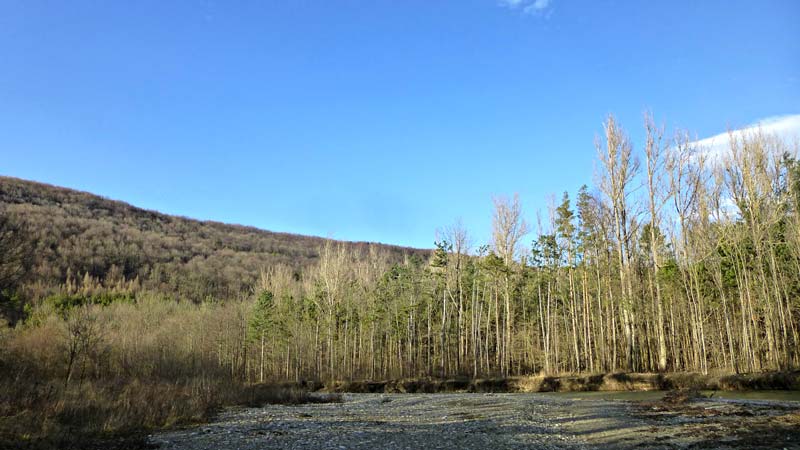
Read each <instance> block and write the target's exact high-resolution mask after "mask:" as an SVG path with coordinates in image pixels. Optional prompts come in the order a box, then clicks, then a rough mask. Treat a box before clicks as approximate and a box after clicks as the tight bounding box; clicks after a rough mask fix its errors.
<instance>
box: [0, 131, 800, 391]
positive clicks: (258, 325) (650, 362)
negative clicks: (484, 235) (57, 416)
mask: <svg viewBox="0 0 800 450" xmlns="http://www.w3.org/2000/svg"><path fill="white" fill-rule="evenodd" d="M645 131H646V139H645V141H644V142H643V143H642V145H641V149H640V150H639V151H638V152H637V151H635V149H634V146H633V143H632V142H631V141H630V139H629V138H628V136H627V135H626V133H625V132H624V130H623V129H622V127H621V126H620V125H619V124H618V123H617V122H616V121H615V119H614V118H613V117H609V118H608V120H607V121H606V123H605V125H604V128H603V133H602V135H601V136H600V137H599V138H598V139H597V143H596V148H597V152H598V160H599V164H598V167H599V169H600V170H599V171H598V174H597V180H596V187H595V188H589V187H586V186H584V187H582V188H581V189H580V190H579V191H578V192H577V195H575V196H574V200H573V199H572V198H571V197H570V196H569V195H568V194H567V193H565V194H564V195H563V196H562V197H561V198H560V200H559V201H558V202H556V201H555V200H554V201H552V202H551V203H552V204H551V207H550V209H549V211H548V214H545V215H544V216H543V217H542V219H540V220H539V221H538V223H537V224H536V226H535V228H536V230H535V233H533V230H532V228H533V227H532V226H531V225H530V224H529V223H528V222H527V221H526V220H525V219H524V216H523V211H521V208H520V203H519V200H518V198H517V197H516V196H514V197H512V198H506V197H498V198H495V199H494V206H495V209H494V211H495V212H494V217H493V233H492V237H491V240H490V242H488V243H486V244H485V245H480V244H481V243H477V244H478V245H474V244H476V243H475V242H473V241H472V240H471V239H470V238H469V236H468V234H467V231H466V230H465V228H464V227H463V225H461V224H456V225H454V226H452V227H449V228H446V229H444V230H442V231H441V232H440V233H439V234H438V239H437V242H436V249H435V250H434V251H433V252H432V254H430V256H428V255H427V254H426V253H424V252H410V251H405V250H399V249H393V248H387V247H380V246H375V245H371V246H365V245H361V246H358V245H348V244H343V243H337V242H334V241H323V240H308V241H302V239H303V238H296V239H298V240H300V241H302V242H304V243H305V242H307V243H308V245H309V246H308V247H306V246H302V245H301V246H298V247H297V248H303V249H305V250H304V251H305V253H304V252H303V251H298V252H297V253H294V254H292V253H291V251H289V250H285V247H281V246H280V245H279V244H278V243H277V242H279V240H276V239H274V235H266V234H259V233H258V232H256V231H255V230H252V229H246V228H237V227H227V226H223V225H219V224H209V223H200V222H194V221H189V220H186V219H177V218H171V217H167V216H161V215H156V214H154V213H148V212H144V211H141V210H136V209H133V208H131V207H128V206H126V205H123V204H119V203H111V202H107V203H103V202H99V203H97V204H101V205H106V206H104V207H101V206H97V204H96V203H90V202H89V199H91V198H92V197H89V196H87V195H86V194H77V193H71V191H63V192H61V191H59V192H61V194H60V195H63V196H65V197H66V198H68V197H69V196H70V195H79V196H82V197H81V198H84V199H85V201H82V202H75V201H72V202H68V201H61V204H60V205H59V204H58V203H59V202H57V201H55V200H47V201H45V200H43V199H42V198H41V197H42V196H39V197H36V196H31V197H25V195H24V194H20V193H17V194H13V195H12V194H8V192H16V191H14V190H13V189H12V187H13V186H28V184H26V183H23V182H19V181H16V180H8V179H5V180H3V183H4V185H3V186H4V187H3V192H5V194H3V195H5V196H6V197H5V198H11V197H13V198H21V199H27V200H26V202H25V203H14V204H10V203H11V202H10V201H8V200H5V202H6V204H7V206H6V208H7V210H9V211H12V212H13V213H14V214H15V215H16V216H17V217H22V218H24V220H26V221H27V222H28V223H34V224H37V225H36V226H34V227H33V233H34V234H35V235H36V239H37V241H36V242H37V244H36V245H37V247H36V250H35V253H36V254H38V255H40V258H41V255H44V257H43V260H44V261H46V263H43V262H42V259H39V261H38V262H37V263H36V264H35V266H34V267H35V269H33V271H32V277H31V279H29V280H28V281H26V282H25V285H24V286H26V287H25V288H24V289H23V292H25V295H28V296H36V295H39V294H40V293H44V294H43V295H39V297H37V298H36V299H35V301H34V303H36V304H38V305H39V306H37V307H36V308H34V309H33V310H32V314H31V316H30V317H39V316H37V314H41V311H50V312H49V313H48V314H51V315H52V314H56V315H57V317H61V319H58V320H61V322H62V323H64V324H65V325H63V326H64V327H65V328H64V329H65V331H64V333H62V338H61V339H67V341H66V342H69V341H68V336H69V335H70V333H69V329H70V328H69V320H68V318H69V317H74V316H71V315H70V314H72V313H71V311H76V310H79V311H84V312H85V314H86V315H87V316H86V317H88V318H87V319H85V320H90V321H91V320H94V319H91V318H92V317H99V316H101V315H103V314H110V313H108V312H107V311H110V310H109V309H108V308H110V307H104V306H101V305H119V304H129V305H131V306H130V308H131V310H130V311H136V314H144V313H145V310H143V309H142V308H148V306H146V305H148V304H149V303H148V304H143V303H141V299H142V298H144V296H148V295H149V296H152V295H154V294H155V295H163V294H164V293H170V294H172V296H173V298H177V299H179V300H180V299H189V300H192V301H195V302H196V301H197V300H198V299H204V300H203V301H202V302H200V303H199V304H196V303H195V304H192V303H191V302H189V303H183V306H182V308H184V309H180V310H177V309H176V311H175V312H174V313H175V314H180V315H181V316H180V317H174V318H171V319H170V320H171V321H170V322H164V321H163V319H162V318H152V320H154V321H157V320H161V322H159V323H164V324H165V325H164V326H165V327H168V328H169V330H170V331H169V332H170V333H173V332H174V331H172V330H173V329H177V330H180V331H179V332H178V334H179V336H180V338H177V337H176V338H175V339H174V341H173V342H174V345H175V348H174V349H172V350H171V351H184V352H185V355H187V356H185V357H186V358H189V356H188V355H196V356H192V358H200V356H199V355H201V356H202V361H204V362H203V363H202V367H208V364H212V365H214V366H215V367H218V368H219V369H221V370H223V373H225V374H227V375H226V376H229V377H230V378H231V379H234V380H240V381H265V380H281V379H290V380H299V379H309V378H311V379H346V378H350V379H354V378H358V379H361V378H372V379H375V378H398V377H408V376H451V375H457V374H462V375H470V376H474V377H478V376H486V375H514V374H526V373H532V372H545V373H563V372H608V371H614V370H626V371H700V372H708V371H711V370H720V371H729V372H753V371H764V370H780V369H788V368H796V367H798V362H800V349H798V345H797V344H798V326H799V325H800V323H799V321H798V315H799V314H800V296H799V295H798V294H800V275H799V274H800V213H799V212H800V211H799V210H798V208H800V165H799V164H798V162H797V161H796V160H795V159H794V157H795V155H796V154H797V148H796V146H790V145H789V144H788V143H786V142H783V141H781V140H778V139H777V138H775V137H772V136H768V135H764V134H762V133H760V132H748V133H732V134H731V135H730V139H731V143H730V147H729V148H727V149H725V150H724V151H723V152H715V151H712V150H711V149H704V148H701V147H698V146H696V145H695V144H692V143H691V142H690V140H689V139H688V138H687V136H686V134H685V133H680V132H679V133H676V134H675V136H674V137H673V138H667V137H666V136H665V134H664V131H663V128H660V127H657V126H656V125H655V124H654V121H653V120H652V119H651V118H650V117H649V116H647V117H646V119H645ZM15 189H17V191H18V190H19V189H21V188H15ZM42 189H45V190H47V191H48V192H50V191H54V189H53V188H49V187H48V188H44V187H42ZM94 201H95V202H98V201H97V200H94ZM76 203H80V204H82V205H83V206H81V207H75V206H72V205H75V204H76ZM89 204H93V205H95V206H92V207H88V206H87V205H89ZM112 206H113V208H117V209H119V210H118V211H117V209H115V210H114V211H117V212H115V213H113V214H112V213H111V212H109V208H111V207H112ZM87 215H88V217H87ZM48 222H54V223H55V224H54V225H49V224H48ZM87 224H91V225H92V226H87ZM45 227H47V228H45ZM45 229H46V230H56V231H55V232H53V233H54V235H53V236H54V237H51V236H50V235H49V234H48V233H51V231H47V232H45V231H43V230H45ZM300 241H298V242H300ZM270 245H273V246H272V247H270ZM281 245H282V244H281ZM311 245H316V247H313V248H312V247H311ZM291 248H295V247H291ZM279 249H284V250H279ZM270 252H277V253H280V254H281V255H282V256H281V257H280V258H272V257H270V258H267V257H264V258H263V259H259V258H258V257H255V256H253V255H267V254H270ZM281 252H282V253H281ZM403 252H406V253H405V254H406V255H410V256H408V257H405V258H400V257H399V256H398V255H399V254H401V253H403ZM293 256H294V257H296V258H295V259H293ZM297 258H299V261H300V262H298V260H297ZM302 261H307V263H303V262H302ZM216 277H221V278H216ZM137 278H138V279H137ZM37 283H40V284H41V285H40V284H37ZM54 286H55V287H54ZM115 308H116V309H114V310H113V311H116V312H118V313H120V315H118V316H114V320H111V319H108V321H109V323H118V325H117V326H119V327H124V326H127V325H125V320H126V319H125V317H126V316H125V314H121V312H124V311H127V310H125V309H124V308H121V307H119V306H115ZM187 308H188V309H187ZM209 308H211V309H209ZM187 311H194V312H191V313H189V312H187ZM203 311H215V312H214V314H215V316H214V321H213V324H212V323H211V322H204V321H202V320H197V319H196V317H195V315H197V314H204V313H203ZM131 314H133V313H131ZM170 314H172V313H170ZM192 317H195V318H192ZM212 325H213V332H211V331H209V329H207V328H204V327H210V326H212ZM36 327H37V325H36V323H35V321H32V320H30V319H29V320H28V322H27V323H26V324H25V325H23V326H22V327H21V328H20V330H21V331H19V330H18V331H17V335H18V336H23V335H25V333H33V331H31V330H35V329H36ZM131 332H133V331H131ZM153 332H154V333H159V332H158V331H153ZM123 335H124V334H123ZM18 338H19V337H18ZM98 339H99V340H100V341H102V340H103V338H102V337H99V338H98ZM198 340H199V341H198ZM98 345H99V344H98ZM131 348H132V349H135V346H134V347H131ZM67 349H68V347H67ZM199 349H202V351H201V350H199ZM131 352H134V350H131ZM131 352H128V351H127V350H125V351H120V353H119V354H118V355H119V356H117V360H116V361H118V362H117V363H115V364H123V363H125V364H130V362H129V361H136V360H137V358H138V357H137V356H136V353H135V352H134V353H131ZM64 354H65V355H67V356H66V357H64V358H62V360H60V361H54V362H53V361H51V362H50V363H49V364H50V365H52V366H53V367H58V369H57V370H56V372H58V371H60V373H63V374H64V376H65V379H66V380H67V381H66V383H70V382H71V381H70V380H69V377H70V373H72V371H73V370H74V368H73V366H72V365H70V363H69V361H70V358H69V355H70V352H69V351H67V350H65V353H64ZM83 355H88V353H86V352H84V353H83ZM86 357H87V356H84V359H85V358H86ZM169 359H170V358H166V359H165V360H164V361H163V362H161V363H159V362H156V363H154V364H156V365H158V364H165V365H166V364H168V362H167V360H169ZM190 360H192V359H191V358H189V359H187V360H186V361H190ZM98 361H102V360H98ZM156 361H158V360H156ZM59 364H60V365H59ZM98 364H100V363H98ZM186 364H188V366H187V367H195V366H193V365H192V364H195V363H189V362H186ZM181 367H183V365H181ZM181 370H184V369H181ZM97 373H98V374H102V373H105V372H103V371H102V370H100V371H98V372H97ZM84 376H86V377H91V376H92V373H87V374H85V375H84ZM97 376H98V377H99V376H101V375H97ZM176 376H180V377H184V376H186V374H185V373H184V372H181V371H180V370H179V371H177V372H176Z"/></svg>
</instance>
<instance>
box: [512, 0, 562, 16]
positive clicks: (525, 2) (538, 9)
mask: <svg viewBox="0 0 800 450" xmlns="http://www.w3.org/2000/svg"><path fill="white" fill-rule="evenodd" d="M499 2H500V5H501V6H504V7H506V8H511V9H518V10H520V11H522V12H523V13H525V14H531V15H544V14H546V13H547V12H548V11H550V9H551V6H552V0H499Z"/></svg>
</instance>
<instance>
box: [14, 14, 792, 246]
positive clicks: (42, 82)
mask: <svg viewBox="0 0 800 450" xmlns="http://www.w3.org/2000/svg"><path fill="white" fill-rule="evenodd" d="M798 23H800V2H797V1H764V2H753V1H741V2H740V1H696V0H694V1H673V2H640V1H629V2H622V1H576V0H550V1H546V0H505V1H498V0H459V1H438V0H437V1H430V0H426V1H411V0H407V1H406V0H404V1H332V0H324V1H323V0H319V1H312V0H271V1H263V2H262V1H253V2H227V1H226V2H221V1H220V2H217V1H192V2H188V1H186V2H184V1H169V2H164V1H139V2H96V1H93V2H83V1H78V0H76V1H70V2H50V1H48V2H43V1H42V2H40V1H36V0H20V1H8V0H0V69H2V70H0V174H3V175H11V176H16V177H21V178H26V179H33V180H37V181H43V182H47V183H52V184H56V185H62V186H67V187H72V188H77V189H81V190H87V191H91V192H94V193H97V194H100V195H104V196H107V197H110V198H114V199H120V200H124V201H127V202H129V203H132V204H134V205H137V206H141V207H145V208H149V209H156V210H159V211H163V212H166V213H171V214H180V215H185V216H189V217H195V218H200V219H213V220H218V221H224V222H233V223H241V224H246V225H254V226H258V227H260V228H264V229H269V230H275V231H288V232H294V233H301V234H313V235H322V236H326V235H332V236H333V237H336V238H340V239H347V240H366V241H380V242H387V243H394V244H402V245H412V246H418V247H430V246H432V242H433V239H434V236H435V235H434V233H435V230H436V228H437V227H443V226H446V225H448V224H450V223H452V222H453V221H454V220H455V219H456V218H458V217H461V218H462V219H463V221H464V224H465V225H466V226H467V228H468V229H469V230H470V231H471V233H472V234H473V236H474V240H475V242H476V244H480V243H483V242H486V241H487V240H488V238H489V231H490V226H491V211H492V202H491V197H492V195H497V194H512V193H514V192H518V193H519V194H520V198H521V200H522V202H523V206H524V208H525V211H526V214H527V216H528V219H529V220H530V221H531V222H535V221H536V210H537V209H539V208H542V209H544V208H546V204H547V196H548V195H549V194H556V195H557V196H559V197H560V195H561V192H563V191H564V190H568V191H570V192H571V193H574V192H575V191H577V189H578V188H579V187H580V186H581V185H582V184H584V183H588V184H591V182H592V179H593V173H594V168H595V163H594V156H595V150H594V146H593V141H594V137H595V135H596V134H597V133H599V132H600V130H601V124H602V121H603V119H604V118H605V116H606V115H607V114H608V113H611V112H613V113H614V114H616V115H617V116H618V117H619V119H620V120H621V121H622V123H623V125H624V126H625V127H626V128H627V129H628V131H629V132H630V134H631V136H632V138H633V140H634V143H635V145H637V147H638V144H640V143H641V134H642V133H641V131H640V130H641V128H642V127H641V114H642V112H643V111H644V110H645V109H647V108H649V109H651V110H652V111H653V112H654V113H655V115H656V118H657V120H659V121H663V122H666V124H667V126H668V127H669V128H672V127H676V126H677V127H682V128H685V129H688V130H690V131H691V132H692V133H694V134H696V135H697V136H698V138H703V137H708V136H713V135H716V134H718V133H720V132H723V131H725V130H726V129H727V128H729V127H733V128H736V127H742V126H746V125H748V124H752V123H755V122H758V121H760V120H762V119H765V118H769V117H776V116H786V115H796V114H798V113H800V26H798ZM795 122H797V121H795Z"/></svg>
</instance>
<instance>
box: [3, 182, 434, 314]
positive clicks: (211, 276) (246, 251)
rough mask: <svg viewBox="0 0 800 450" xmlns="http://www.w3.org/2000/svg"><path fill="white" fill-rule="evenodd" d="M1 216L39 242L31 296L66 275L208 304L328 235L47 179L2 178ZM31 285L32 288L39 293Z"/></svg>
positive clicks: (359, 249)
mask: <svg viewBox="0 0 800 450" xmlns="http://www.w3.org/2000/svg"><path fill="white" fill-rule="evenodd" d="M0 212H5V213H7V214H8V215H10V216H11V217H13V218H14V219H15V220H18V221H22V222H23V223H24V224H25V229H26V230H27V234H28V235H29V238H30V240H31V243H32V245H33V248H34V251H33V252H32V256H33V261H32V268H31V270H30V272H29V276H28V277H27V280H26V286H27V289H28V294H33V295H37V296H38V295H44V294H47V293H49V292H52V291H53V290H54V289H58V287H59V286H61V285H63V284H64V283H65V282H66V281H67V275H68V271H69V274H70V276H71V277H74V278H75V279H77V280H78V283H80V281H81V280H82V279H83V278H84V277H86V274H88V276H89V277H91V278H93V279H95V280H96V282H97V283H103V284H111V283H119V282H124V283H130V282H136V283H139V284H141V286H142V287H143V288H146V289H150V290H156V291H159V292H164V293H170V294H176V295H178V296H180V297H181V298H185V299H191V300H195V301H197V300H202V299H206V298H209V297H213V298H231V297H234V296H236V295H238V293H240V292H242V291H245V290H248V289H249V287H250V286H252V285H253V283H254V282H255V280H256V279H257V277H258V276H259V272H260V270H261V269H263V268H265V267H269V266H272V265H276V264H282V265H286V266H289V267H292V268H294V269H295V270H296V271H297V272H301V271H302V270H303V269H305V268H307V267H309V266H310V265H311V264H313V263H314V261H316V259H317V258H318V256H319V249H320V247H321V246H322V245H323V244H324V242H325V239H324V238H320V237H312V236H301V235H296V234H289V233H275V232H270V231H264V230H260V229H257V228H254V227H246V226H240V225H229V224H224V223H219V222H211V221H200V220H193V219H188V218H185V217H177V216H171V215H167V214H162V213H159V212H155V211H148V210H145V209H141V208H137V207H135V206H131V205H129V204H127V203H124V202H121V201H115V200H109V199H107V198H103V197H100V196H97V195H93V194H91V193H87V192H80V191H76V190H72V189H66V188H61V187H56V186H51V185H48V184H43V183H37V182H33V181H26V180H21V179H17V178H11V177H2V176H0ZM345 245H346V246H347V247H348V248H349V250H350V251H351V252H353V253H354V254H356V255H358V254H367V253H369V252H370V251H372V252H375V251H378V252H381V253H383V254H385V255H386V258H388V259H389V260H390V261H396V262H400V261H403V260H404V259H405V258H406V257H408V256H410V255H418V256H419V257H421V258H427V256H428V254H429V251H428V250H420V249H412V248H405V247H399V246H392V245H384V244H374V243H366V242H353V243H346V244H345ZM32 291H33V292H32Z"/></svg>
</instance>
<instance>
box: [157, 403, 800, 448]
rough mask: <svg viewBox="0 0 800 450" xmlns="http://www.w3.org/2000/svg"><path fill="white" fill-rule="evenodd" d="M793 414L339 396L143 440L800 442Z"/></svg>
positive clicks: (340, 444)
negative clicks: (334, 400) (339, 400)
mask: <svg viewBox="0 0 800 450" xmlns="http://www.w3.org/2000/svg"><path fill="white" fill-rule="evenodd" d="M798 417H800V404H787V403H777V402H755V403H753V402H750V403H747V402H745V403H743V402H738V403H737V402H731V401H725V400H704V401H700V402H692V403H690V404H686V405H677V406H676V405H665V404H662V403H658V402H626V401H611V400H600V399H581V398H574V397H560V396H557V395H546V394H545V395H543V394H466V393H465V394H347V395H345V396H344V401H343V402H342V403H329V404H308V405H299V406H279V405H272V406H266V407H263V408H240V409H230V410H227V411H225V412H223V413H222V414H220V415H219V416H218V417H217V419H216V420H215V421H214V422H213V423H210V424H207V425H202V426H197V427H191V428H185V429H180V430H172V431H168V432H163V433H159V434H155V435H153V436H151V437H150V438H149V439H150V443H151V444H152V445H153V446H157V447H158V448H163V449H165V450H166V449H175V450H178V449H185V450H206V449H208V450H211V449H214V450H216V449H239V450H249V449H277V450H289V449H297V450H301V449H334V450H337V449H398V450H399V449H414V450H416V449H459V450H472V449H475V450H477V449H523V448H531V449H584V448H586V449H588V448H610V449H634V448H638V449H641V448H652V449H674V448H721V449H726V448H800V431H798V430H800V422H797V421H796V419H797V418H798ZM783 425H786V426H785V427H784V426H783Z"/></svg>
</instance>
